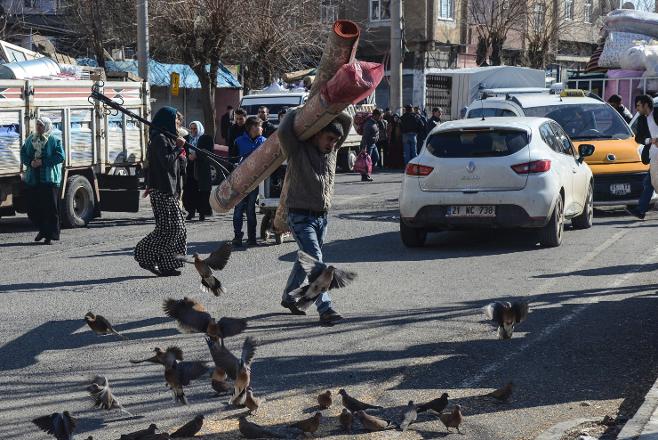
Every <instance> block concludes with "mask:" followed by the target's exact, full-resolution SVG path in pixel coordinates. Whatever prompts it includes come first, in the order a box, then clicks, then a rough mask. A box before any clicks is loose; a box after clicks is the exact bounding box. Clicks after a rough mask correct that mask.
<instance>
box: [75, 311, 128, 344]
mask: <svg viewBox="0 0 658 440" xmlns="http://www.w3.org/2000/svg"><path fill="white" fill-rule="evenodd" d="M85 322H86V323H87V325H88V326H89V328H90V329H92V331H93V332H94V333H96V334H97V335H117V336H118V337H120V338H121V339H128V338H127V337H125V336H124V335H122V334H121V333H119V332H118V331H116V330H114V327H112V324H110V321H108V320H107V319H105V317H103V316H101V315H95V314H94V313H93V312H92V311H91V310H90V311H89V312H87V314H86V315H85Z"/></svg>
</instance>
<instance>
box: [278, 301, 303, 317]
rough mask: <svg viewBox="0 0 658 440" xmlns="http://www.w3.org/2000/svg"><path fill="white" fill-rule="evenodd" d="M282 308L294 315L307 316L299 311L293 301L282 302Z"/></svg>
mask: <svg viewBox="0 0 658 440" xmlns="http://www.w3.org/2000/svg"><path fill="white" fill-rule="evenodd" d="M281 307H284V308H286V309H288V310H290V313H292V314H293V315H306V312H305V311H303V310H299V309H298V308H297V306H296V305H295V303H294V302H293V301H285V300H281Z"/></svg>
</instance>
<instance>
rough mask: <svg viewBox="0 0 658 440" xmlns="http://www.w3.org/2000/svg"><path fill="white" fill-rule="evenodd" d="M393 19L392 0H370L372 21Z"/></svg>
mask: <svg viewBox="0 0 658 440" xmlns="http://www.w3.org/2000/svg"><path fill="white" fill-rule="evenodd" d="M390 19H391V0H370V21H383V20H390Z"/></svg>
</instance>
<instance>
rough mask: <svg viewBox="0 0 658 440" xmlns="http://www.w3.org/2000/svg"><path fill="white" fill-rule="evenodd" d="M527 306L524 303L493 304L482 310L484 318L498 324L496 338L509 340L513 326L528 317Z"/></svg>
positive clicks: (498, 302)
mask: <svg viewBox="0 0 658 440" xmlns="http://www.w3.org/2000/svg"><path fill="white" fill-rule="evenodd" d="M528 309H529V305H528V303H527V302H526V301H515V302H513V303H509V302H501V301H497V302H493V303H491V304H487V305H486V306H484V307H483V308H482V310H483V311H484V314H485V316H486V317H487V318H488V319H490V320H492V321H496V324H498V338H499V339H510V338H511V337H512V333H514V326H515V325H516V324H518V323H520V322H523V321H525V320H526V318H527V317H528Z"/></svg>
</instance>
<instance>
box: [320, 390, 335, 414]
mask: <svg viewBox="0 0 658 440" xmlns="http://www.w3.org/2000/svg"><path fill="white" fill-rule="evenodd" d="M332 403H333V400H332V399H331V391H329V390H327V391H325V392H324V393H321V394H319V395H318V406H320V409H329V407H331V404H332Z"/></svg>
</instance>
